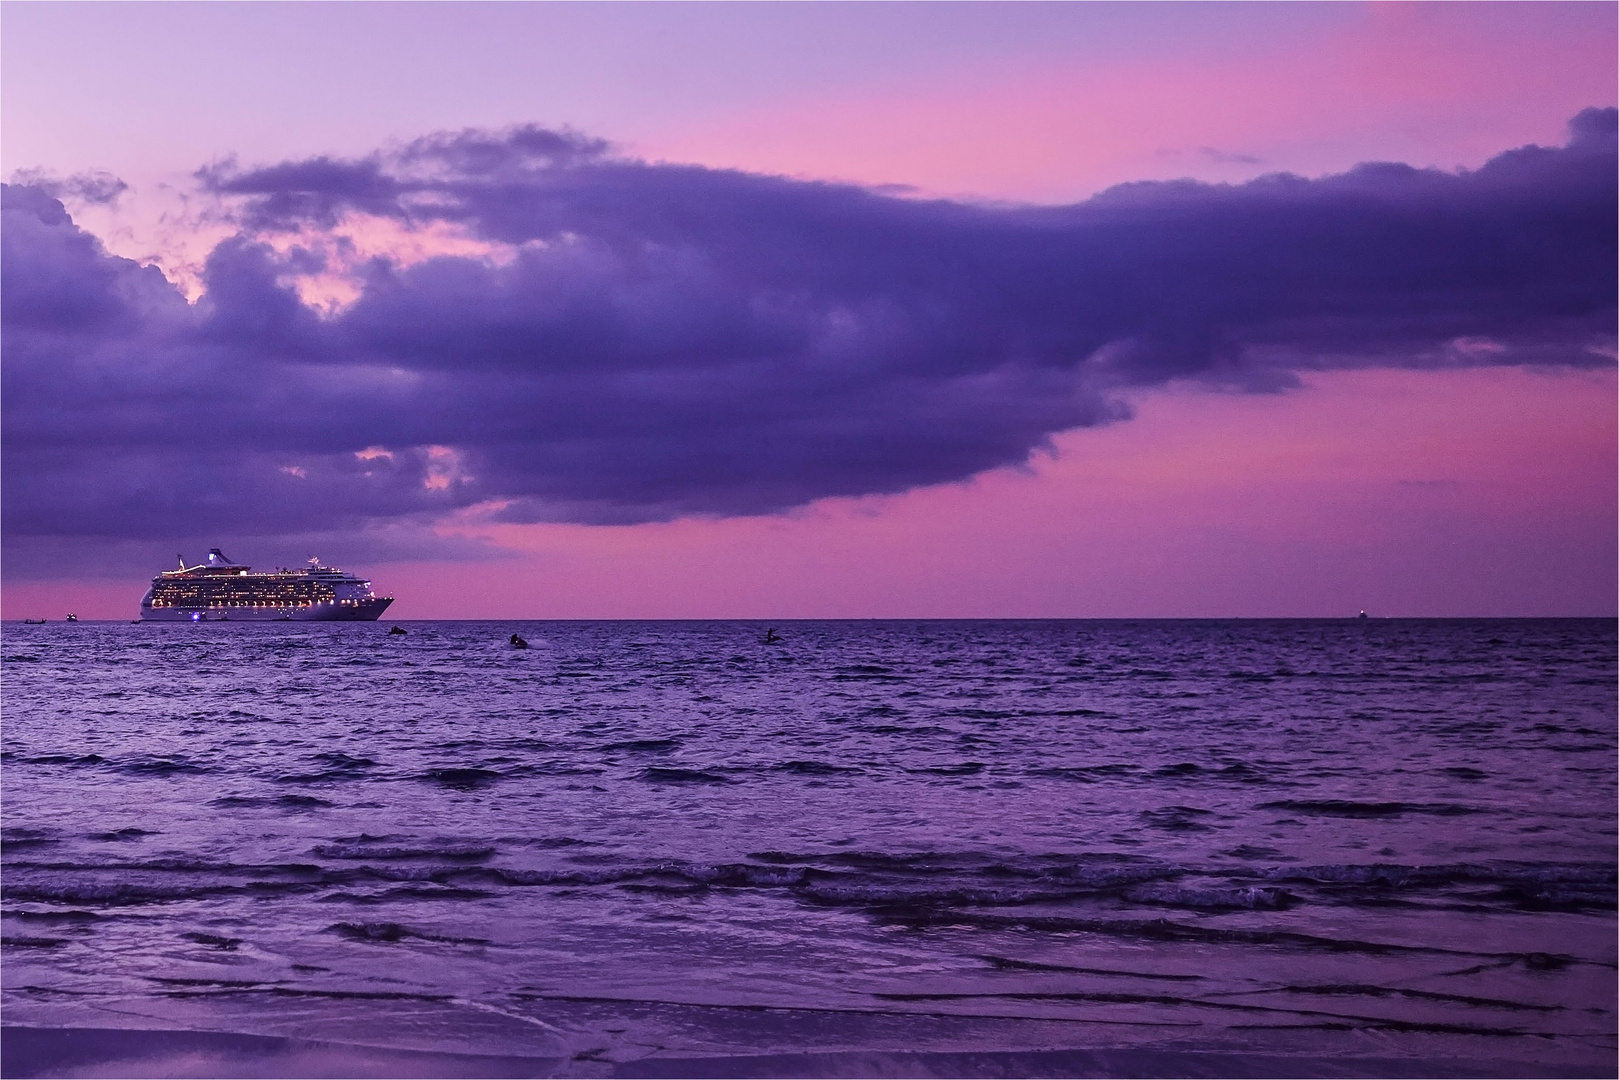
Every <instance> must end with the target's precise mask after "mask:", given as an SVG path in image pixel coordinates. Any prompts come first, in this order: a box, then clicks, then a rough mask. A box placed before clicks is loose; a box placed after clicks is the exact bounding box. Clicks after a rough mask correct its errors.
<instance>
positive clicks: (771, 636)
mask: <svg viewBox="0 0 1619 1080" xmlns="http://www.w3.org/2000/svg"><path fill="white" fill-rule="evenodd" d="M780 640H781V635H780V634H778V633H776V628H775V627H774V626H772V627H771V628H770V629H769V630H766V631H765V644H766V645H774V644H775V643H776V642H778V641H780Z"/></svg>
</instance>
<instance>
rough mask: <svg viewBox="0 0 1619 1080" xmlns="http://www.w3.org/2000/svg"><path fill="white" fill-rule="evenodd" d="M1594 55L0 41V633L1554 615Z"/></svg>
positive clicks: (1585, 274)
mask: <svg viewBox="0 0 1619 1080" xmlns="http://www.w3.org/2000/svg"><path fill="white" fill-rule="evenodd" d="M1615 12H1616V9H1615V8H1614V7H1613V6H1612V5H1609V4H1594V3H1593V4H1560V3H1549V4H1510V3H1503V4H1469V3H1457V4H1442V5H1441V4H1420V5H1408V4H1374V5H1359V4H1282V5H1272V4H1263V3H1255V4H1229V5H1228V4H1216V3H1209V4H1175V3H1164V4H1129V3H1120V4H1045V3H1040V4H1023V3H991V4H977V3H960V4H932V3H914V4H843V3H825V4H796V3H781V4H747V3H741V4H683V3H667V4H664V3H658V4H638V3H617V4H590V3H580V4H482V3H466V4H435V3H419V4H390V3H377V4H324V5H303V4H257V3H243V4H231V5H195V4H149V3H129V4H100V3H74V4H67V3H18V2H14V0H13V2H7V3H0V133H3V137H0V173H3V174H4V176H5V177H6V178H7V180H8V186H7V188H6V192H5V206H4V225H3V227H0V241H3V242H4V246H5V250H4V255H3V258H0V275H3V282H0V303H3V305H4V306H3V310H0V333H3V349H0V409H3V424H0V450H3V454H0V531H3V537H0V539H3V543H0V571H3V574H0V609H3V614H4V617H5V618H8V619H15V618H24V617H50V618H59V617H61V615H62V614H64V613H65V612H67V611H74V612H76V613H77V614H78V615H79V616H80V617H81V618H110V619H117V618H131V617H133V616H134V615H135V613H136V610H135V609H136V604H137V602H138V600H139V597H140V594H141V592H142V591H143V590H144V587H145V583H146V581H147V580H149V579H150V577H151V576H152V575H153V574H154V573H156V572H157V571H158V570H159V569H164V568H167V567H168V566H170V565H172V563H173V560H174V557H175V554H176V553H177V552H178V553H180V554H182V555H184V556H186V557H188V558H190V559H192V560H195V559H197V558H200V557H201V555H202V554H203V553H204V552H205V551H206V549H207V548H209V547H212V546H220V547H223V548H224V549H225V551H226V552H227V554H228V555H229V556H231V557H232V558H234V559H237V560H238V561H242V562H249V563H253V564H255V565H258V566H278V565H293V564H297V563H301V562H302V561H304V560H305V559H306V558H308V557H310V556H312V555H313V556H320V557H321V558H322V559H323V560H324V561H326V562H328V563H335V564H337V565H340V566H343V567H344V568H346V569H351V570H355V571H358V572H361V573H363V574H365V575H366V576H369V577H371V578H372V579H373V580H374V581H375V583H376V585H377V587H378V590H379V592H384V593H388V594H391V595H393V596H394V597H396V601H395V603H394V605H393V607H392V608H391V609H390V611H389V617H396V618H400V619H409V618H502V619H516V618H758V619H784V618H795V617H803V618H837V617H850V618H867V617H896V618H909V617H1233V616H1241V617H1270V616H1310V617H1321V616H1343V615H1349V614H1353V613H1354V612H1356V611H1358V610H1363V609H1364V610H1366V611H1368V612H1370V613H1372V614H1374V615H1388V616H1473V615H1603V616H1612V615H1613V614H1615V608H1616V592H1619V581H1616V569H1615V567H1616V564H1619V550H1616V540H1615V536H1616V505H1615V503H1616V497H1615V490H1616V486H1619V478H1616V466H1615V460H1616V432H1615V427H1616V425H1615V415H1616V387H1615V349H1614V345H1615V342H1614V328H1615V327H1614V324H1615V302H1614V296H1615V288H1616V286H1615V270H1614V265H1615V240H1614V235H1615V202H1616V191H1615V188H1616V184H1615V149H1614V147H1615V113H1614V111H1613V106H1614V104H1615V85H1616V77H1619V64H1616V37H1619V34H1616V14H1615Z"/></svg>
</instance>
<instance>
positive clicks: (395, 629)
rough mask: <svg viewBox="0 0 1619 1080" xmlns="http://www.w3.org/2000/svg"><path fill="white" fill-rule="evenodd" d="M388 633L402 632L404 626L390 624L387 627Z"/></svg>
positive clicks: (403, 631)
mask: <svg viewBox="0 0 1619 1080" xmlns="http://www.w3.org/2000/svg"><path fill="white" fill-rule="evenodd" d="M388 633H390V634H403V633H405V628H404V627H403V626H390V627H388Z"/></svg>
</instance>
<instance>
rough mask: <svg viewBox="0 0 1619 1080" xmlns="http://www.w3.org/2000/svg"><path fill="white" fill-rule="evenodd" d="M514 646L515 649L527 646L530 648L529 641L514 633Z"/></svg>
mask: <svg viewBox="0 0 1619 1080" xmlns="http://www.w3.org/2000/svg"><path fill="white" fill-rule="evenodd" d="M512 648H514V649H526V648H528V642H526V641H524V640H523V639H522V638H520V637H518V636H517V635H516V634H513V635H512Z"/></svg>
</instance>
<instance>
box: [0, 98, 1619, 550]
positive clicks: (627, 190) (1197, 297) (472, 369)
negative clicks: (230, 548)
mask: <svg viewBox="0 0 1619 1080" xmlns="http://www.w3.org/2000/svg"><path fill="white" fill-rule="evenodd" d="M1615 116H1616V114H1615V110H1612V109H1605V110H1596V109H1591V110H1587V111H1586V112H1584V113H1581V114H1580V115H1579V116H1578V117H1576V118H1575V120H1574V121H1573V122H1572V124H1571V125H1570V139H1569V142H1568V144H1567V145H1566V146H1563V147H1559V148H1542V147H1525V148H1522V149H1519V150H1513V151H1510V152H1507V153H1504V154H1502V155H1500V156H1498V157H1496V158H1495V159H1493V160H1492V161H1490V162H1489V163H1488V164H1486V165H1485V166H1484V167H1482V168H1480V169H1478V170H1476V171H1472V172H1463V173H1459V174H1452V173H1445V172H1440V171H1435V170H1420V169H1413V168H1410V167H1407V166H1404V165H1396V164H1370V165H1363V166H1360V167H1358V168H1356V169H1354V170H1352V171H1350V172H1348V173H1346V174H1343V175H1341V176H1332V177H1326V178H1323V179H1319V180H1306V179H1301V178H1298V177H1293V176H1270V177H1264V178H1261V179H1259V180H1255V181H1252V182H1250V183H1246V184H1241V185H1235V186H1231V185H1210V184H1201V183H1194V182H1191V181H1182V182H1174V183H1140V184H1128V185H1124V186H1121V187H1118V188H1114V189H1112V190H1110V191H1107V192H1104V193H1102V194H1101V195H1098V196H1097V197H1095V198H1093V199H1091V200H1089V201H1087V202H1084V203H1080V204H1078V205H1074V206H1066V207H1057V208H1001V207H986V206H976V205H969V204H963V203H956V202H945V201H924V200H917V199H907V198H901V197H896V196H894V195H892V194H889V193H885V192H879V191H874V190H868V189H863V188H859V187H855V186H850V185H840V184H826V183H811V182H805V181H799V180H790V179H785V178H780V177H771V176H758V175H750V174H746V173H741V172H734V171H724V170H714V169H706V168H700V167H695V166H674V165H654V164H648V163H645V162H640V161H633V160H626V159H623V158H620V157H616V156H614V155H613V154H612V153H611V151H610V148H609V147H607V146H606V144H604V143H601V142H599V141H596V140H591V139H588V138H585V137H584V136H581V135H578V134H576V133H572V132H553V131H546V130H542V129H538V128H520V129H516V130H513V131H508V132H504V133H498V134H491V133H487V132H464V133H460V134H450V135H438V136H433V137H430V138H427V139H423V140H420V141H418V142H416V143H413V144H411V145H409V146H407V147H406V148H404V149H403V150H401V151H398V152H395V153H392V154H387V155H382V154H379V155H374V156H372V157H369V158H365V159H360V160H352V161H351V160H337V159H330V158H319V159H314V160H310V161H303V162H287V163H283V164H279V165H274V166H270V167H267V168H263V169H247V170H244V169H241V168H239V167H237V166H236V165H234V164H231V163H226V164H224V165H218V166H214V167H211V168H209V169H207V170H204V171H203V172H202V173H200V174H199V178H200V181H201V182H202V183H203V185H204V186H205V187H206V188H207V189H208V190H210V191H212V192H213V193H215V194H216V195H218V196H220V197H222V198H225V199H228V200H230V201H231V202H232V203H233V204H234V205H235V206H236V207H237V212H238V214H239V219H240V221H241V222H242V225H243V228H242V232H241V233H240V234H239V235H238V236H236V237H234V238H233V239H231V240H229V241H227V242H225V243H223V244H221V245H220V246H219V247H218V248H216V249H215V250H214V252H213V253H212V255H211V256H210V258H209V259H208V262H207V267H206V271H205V275H204V284H205V288H206V292H205V295H204V297H203V298H202V300H201V301H199V302H198V303H197V304H196V305H188V304H187V303H186V302H185V301H184V299H183V298H182V297H181V295H180V294H179V292H178V291H177V290H176V289H175V288H174V286H173V285H171V284H170V283H169V282H168V281H167V280H166V279H164V278H163V276H162V274H161V273H160V272H159V271H158V270H156V269H155V268H152V267H141V266H138V265H137V264H135V263H132V262H130V261H128V260H124V259H119V258H117V257H114V256H111V255H109V254H107V253H106V252H105V251H104V250H102V249H101V247H100V245H99V244H98V242H97V241H96V240H95V239H94V238H93V237H91V236H89V235H88V234H86V233H84V232H83V231H82V230H80V229H79V228H78V227H77V226H76V225H75V224H74V223H73V222H72V221H71V220H70V218H69V217H68V215H67V213H66V211H65V210H64V209H63V207H62V205H61V203H60V202H58V201H57V200H56V199H55V198H53V197H52V195H51V193H50V192H49V191H47V190H44V189H42V188H39V187H37V186H29V185H20V186H19V185H11V186H10V187H7V188H6V189H5V192H4V209H3V213H4V227H3V230H0V239H3V241H4V261H3V264H0V272H3V293H0V299H3V303H4V311H3V314H4V326H3V331H4V348H5V364H4V399H3V400H4V429H3V437H4V448H5V458H4V479H5V484H4V510H5V515H4V527H5V532H6V535H7V538H8V559H7V562H8V569H11V568H12V567H14V566H20V565H22V564H24V563H27V562H28V561H30V558H31V557H30V556H28V555H27V552H30V551H33V550H35V547H36V545H35V544H34V542H33V541H30V540H29V539H28V538H39V539H41V540H43V539H45V538H57V539H60V538H68V537H80V538H88V537H104V538H108V539H113V538H122V539H146V538H149V539H152V540H156V539H162V540H164V541H165V543H166V542H167V541H168V540H169V539H171V538H176V539H178V538H181V537H186V538H196V539H197V540H200V539H203V538H205V537H208V536H215V537H225V536H240V537H254V536H278V535H279V536H286V535H293V534H298V535H307V534H310V533H311V532H315V533H318V532H320V531H322V530H335V531H342V532H348V533H355V532H364V531H365V530H368V529H378V528H381V527H383V526H392V527H394V528H395V530H397V527H399V526H401V525H410V524H421V523H425V522H427V521H429V520H431V519H432V518H434V517H436V516H440V515H442V514H444V513H445V512H448V511H450V510H453V509H456V508H460V507H466V506H470V505H473V504H479V503H483V504H491V503H498V504H499V505H500V507H501V509H499V510H498V514H499V515H500V516H501V517H503V518H504V519H506V520H519V521H535V520H568V521H583V522H635V521H649V520H665V519H670V518H674V517H678V516H682V515H691V514H710V515H734V514H753V513H768V512H773V511H778V510H783V509H786V508H790V507H794V506H799V505H802V504H804V503H806V502H808V501H810V500H813V499H816V498H820V497H824V496H829V495H859V494H867V493H876V492H897V491H903V490H907V489H909V488H912V487H916V486H920V485H926V484H933V483H939V482H943V481H949V480H956V479H961V478H965V477H968V476H971V475H973V474H975V473H978V472H981V471H983V470H985V469H990V468H994V467H997V466H1003V465H1011V464H1017V463H1020V462H1023V461H1026V460H1027V459H1028V457H1029V455H1030V454H1031V453H1033V452H1035V451H1036V450H1038V449H1039V448H1041V447H1042V446H1044V445H1047V443H1048V440H1049V439H1050V437H1051V436H1052V435H1053V434H1054V433H1056V432H1059V431H1063V430H1066V429H1071V428H1075V427H1083V426H1086V425H1094V424H1100V423H1106V422H1110V421H1116V420H1119V419H1123V418H1125V417H1126V416H1127V415H1128V410H1127V409H1126V408H1125V407H1124V406H1123V405H1121V404H1120V403H1119V402H1118V400H1117V396H1118V394H1119V392H1120V391H1121V390H1122V389H1124V388H1129V387H1150V386H1157V385H1163V384H1165V383H1167V382H1170V381H1173V380H1184V379H1190V380H1198V381H1203V382H1206V383H1210V384H1219V385H1224V386H1229V387H1234V388H1239V389H1249V390H1269V389H1275V388H1279V387H1285V386H1287V385H1290V384H1291V383H1293V382H1294V381H1296V373H1297V372H1299V371H1303V370H1310V369H1324V368H1336V367H1347V366H1364V365H1399V366H1439V365H1459V364H1476V363H1512V364H1563V365H1585V366H1592V365H1601V364H1610V363H1612V352H1611V350H1612V346H1613V338H1614V320H1615V303H1614V295H1615V288H1616V279H1615V240H1614V237H1615V229H1616V220H1615V217H1616V215H1615V205H1616V183H1615V168H1616V158H1615V128H1616V122H1615ZM350 213H363V214H369V215H374V216H381V217H386V218H391V219H395V220H397V221H399V222H400V223H402V224H405V225H409V226H422V225H430V224H434V223H444V224H448V225H452V226H455V227H457V228H459V229H461V230H463V231H464V232H465V233H466V234H468V235H470V236H472V237H475V238H478V239H481V240H484V241H488V242H491V243H494V244H499V245H503V246H504V248H505V250H506V251H507V252H508V257H505V258H501V259H490V258H483V257H475V256H443V257H438V258H433V259H429V260H427V261H425V262H420V263H417V264H414V265H410V266H402V265H398V264H395V263H390V262H387V261H384V260H377V261H373V262H372V263H371V264H369V265H368V266H367V267H365V268H364V272H363V273H364V277H363V281H362V283H361V285H362V287H361V291H360V294H359V296H358V298H357V299H356V300H355V301H354V302H353V303H352V304H350V305H348V306H347V307H345V308H343V309H342V310H341V311H338V312H336V313H334V314H329V315H324V316H323V315H322V314H320V313H318V312H317V311H315V310H313V309H311V308H310V307H308V306H306V305H305V304H304V303H303V302H301V301H300V300H299V298H298V296H297V294H296V293H295V292H294V291H293V290H292V288H291V287H290V286H289V285H288V284H286V282H287V279H288V276H289V275H290V274H294V273H300V272H310V271H312V270H315V269H318V268H319V261H320V256H318V255H315V254H312V253H310V252H307V251H305V252H299V251H294V253H293V254H292V255H277V254H276V251H275V250H274V249H273V248H272V247H271V246H270V245H269V244H268V243H266V242H265V241H266V240H268V239H273V238H274V237H275V236H276V235H277V234H294V233H295V234H297V235H306V234H307V233H308V231H309V230H315V231H319V230H322V229H329V228H331V227H332V226H333V225H334V224H335V223H337V222H339V221H340V220H342V219H343V217H344V216H345V215H346V214H350ZM367 448H381V450H383V451H386V453H382V452H378V451H368V449H367ZM18 552H21V553H22V554H17V553H18Z"/></svg>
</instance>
